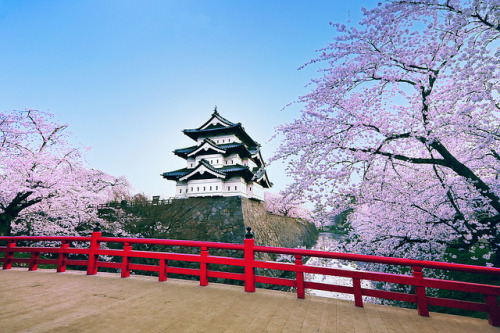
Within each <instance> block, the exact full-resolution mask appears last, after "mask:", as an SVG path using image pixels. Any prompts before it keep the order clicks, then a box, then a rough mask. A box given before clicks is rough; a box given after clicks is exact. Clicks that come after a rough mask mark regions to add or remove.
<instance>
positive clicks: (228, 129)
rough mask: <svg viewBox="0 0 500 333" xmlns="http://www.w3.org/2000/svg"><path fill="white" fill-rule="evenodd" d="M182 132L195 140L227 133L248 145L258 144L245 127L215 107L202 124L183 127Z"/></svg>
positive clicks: (256, 145)
mask: <svg viewBox="0 0 500 333" xmlns="http://www.w3.org/2000/svg"><path fill="white" fill-rule="evenodd" d="M182 132H183V133H184V134H185V135H187V136H188V137H190V138H191V139H193V140H195V141H197V140H198V138H200V137H204V138H206V137H210V136H215V135H228V134H229V135H236V136H237V137H238V138H239V139H240V140H241V141H242V142H243V143H244V144H246V145H247V146H248V147H259V146H260V145H259V144H258V143H257V142H256V141H254V140H253V139H252V138H251V137H250V136H249V135H248V134H247V132H245V129H244V128H243V126H242V125H241V123H233V122H231V121H229V120H227V119H226V118H224V117H222V116H221V115H220V114H219V113H218V112H217V107H216V108H215V110H214V112H213V113H212V116H211V117H210V119H208V120H207V121H206V122H205V123H204V124H203V125H201V126H200V127H198V128H194V129H185V130H183V131H182Z"/></svg>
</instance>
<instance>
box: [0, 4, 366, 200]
mask: <svg viewBox="0 0 500 333" xmlns="http://www.w3.org/2000/svg"><path fill="white" fill-rule="evenodd" d="M375 3H376V1H366V0H365V1H357V0H351V1H340V0H339V1H333V0H332V1H313V0H310V1H270V0H268V1H237V0H233V1H151V0H142V1H139V0H137V1H127V0H120V1H106V0H98V1H92V0H86V1H76V0H74V1H22V0H19V1H15V0H11V1H7V0H0V78H1V80H0V110H1V111H10V110H14V109H17V110H24V109H39V110H48V111H50V112H51V113H53V114H54V115H55V117H56V119H58V120H59V121H60V122H62V123H68V124H69V125H70V127H69V128H70V130H71V132H72V133H73V134H74V136H75V138H76V142H79V143H81V144H83V145H84V146H87V147H91V148H92V149H91V150H90V151H89V152H88V154H87V161H88V162H89V164H90V166H92V167H93V168H96V169H101V170H103V171H105V172H107V173H109V174H112V175H114V176H125V177H127V179H128V180H129V182H130V183H131V185H132V186H133V191H134V193H137V192H143V193H145V194H146V195H148V196H151V195H161V196H162V197H168V196H172V195H174V188H175V184H174V182H172V181H167V180H164V179H163V178H161V177H160V174H161V173H162V172H165V171H172V170H175V169H179V168H183V167H185V161H184V160H183V159H181V158H179V157H177V156H175V155H174V154H173V153H172V151H173V150H174V149H176V148H183V147H188V146H191V145H193V141H192V140H190V139H189V138H188V137H186V136H185V135H184V134H182V132H181V131H182V130H183V129H186V128H196V127H198V126H200V125H201V124H203V123H204V122H205V121H206V120H207V119H208V118H209V117H210V115H211V113H212V111H213V108H214V106H215V105H217V108H218V111H219V113H220V114H221V115H222V116H223V117H225V118H227V119H229V120H230V121H232V122H241V123H242V124H243V126H244V127H245V129H246V130H247V132H248V133H249V134H250V136H252V138H254V139H255V140H256V141H257V142H259V143H261V144H262V146H263V147H262V152H263V156H264V159H269V157H270V156H271V155H272V154H273V152H274V151H275V149H276V147H277V145H278V142H277V141H276V140H275V141H272V142H268V141H269V139H270V138H271V137H272V136H273V134H274V129H275V127H276V126H278V125H280V124H282V123H285V122H290V121H292V120H293V119H294V118H295V117H297V115H298V107H292V108H288V109H285V110H284V111H281V110H282V109H283V107H285V106H286V105H287V104H289V103H291V102H293V101H295V100H296V99H297V98H298V97H299V96H300V95H303V94H305V93H307V92H308V91H310V90H311V89H312V86H309V87H307V84H308V83H309V82H310V80H311V79H312V78H315V77H318V76H319V75H320V74H319V73H317V70H318V68H319V67H317V66H309V67H306V69H304V70H300V71H299V70H297V68H298V67H300V66H301V65H303V64H304V63H306V62H308V61H309V60H310V59H312V58H315V57H316V50H317V49H320V48H322V47H324V46H326V45H327V44H328V42H329V41H330V40H331V38H332V36H333V35H334V29H333V28H332V27H331V26H330V25H329V22H331V21H333V22H343V23H346V22H347V21H348V20H352V22H357V21H358V19H359V17H360V13H361V6H363V5H364V6H367V7H371V6H373V5H374V4H375ZM283 173H284V172H283V166H282V165H280V164H279V163H274V164H272V165H271V166H270V167H269V168H268V175H269V178H270V180H271V181H272V182H273V183H274V184H275V186H274V187H273V191H275V192H278V191H279V190H282V189H284V188H285V187H286V185H287V183H288V182H289V180H288V179H287V178H286V177H285V176H284V175H283Z"/></svg>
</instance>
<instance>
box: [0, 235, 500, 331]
mask: <svg viewBox="0 0 500 333" xmlns="http://www.w3.org/2000/svg"><path fill="white" fill-rule="evenodd" d="M247 229H248V232H247V234H246V236H245V241H244V244H232V243H216V242H201V241H187V240H172V239H145V238H118V237H103V236H102V234H101V232H98V231H96V232H93V233H92V236H91V237H59V236H53V237H37V236H35V237H33V236H31V237H30V236H18V237H4V236H2V237H0V242H5V243H6V246H0V253H2V252H3V253H5V255H4V257H2V258H0V262H3V269H10V268H11V267H12V264H13V263H24V264H27V265H28V267H29V268H28V269H29V270H30V271H34V270H36V269H37V267H38V265H39V264H53V265H57V272H64V271H65V270H66V267H67V266H68V265H70V266H71V265H76V266H86V267H87V274H88V275H94V274H96V273H97V270H98V268H99V267H108V268H115V269H120V270H121V277H122V278H126V277H128V276H130V271H131V270H134V271H151V272H158V275H159V281H166V280H167V276H168V274H184V275H193V276H199V280H200V285H201V286H206V285H208V278H223V279H232V280H240V281H244V285H245V291H247V292H254V291H255V284H256V283H266V284H271V285H280V286H290V287H295V288H296V289H297V297H298V298H304V297H305V289H318V290H325V291H333V292H340V293H347V294H353V295H354V304H355V305H356V306H358V307H362V306H363V299H362V296H370V297H376V298H382V299H390V300H397V301H405V302H410V303H416V305H417V309H418V314H419V315H421V316H429V309H428V307H429V305H435V306H443V307H451V308H459V309H466V310H473V311H482V312H486V313H487V314H488V321H489V323H490V325H493V326H500V307H499V305H498V297H499V296H500V286H495V285H487V284H478V283H470V282H463V281H452V280H444V279H435V278H427V277H425V276H424V275H423V273H422V269H423V268H425V269H437V270H447V271H460V272H470V273H478V274H492V275H494V276H499V277H500V268H493V267H481V266H472V265H461V264H452V263H444V262H435V261H423V260H411V259H398V258H388V257H381V256H370V255H359V254H348V253H337V252H325V251H315V250H305V249H290V248H280V247H268V246H256V245H255V243H254V239H253V235H252V234H251V232H250V228H247ZM20 242H23V243H29V242H56V243H60V246H59V247H37V246H35V247H33V246H32V247H26V246H23V247H19V246H16V243H20ZM77 243H89V246H88V247H71V246H70V245H74V244H77ZM103 243H108V244H112V243H113V244H115V245H116V244H122V246H123V247H122V248H121V249H103V248H101V244H103ZM134 244H147V245H164V246H176V247H186V248H199V249H200V250H199V254H191V253H173V252H153V251H139V250H134V249H133V245H134ZM80 246H83V244H80ZM210 249H223V250H233V251H242V252H243V258H236V257H221V256H213V255H210V254H209V250H210ZM256 252H261V253H274V254H285V255H292V256H294V257H295V263H283V262H276V261H261V260H257V259H256V257H255V253H256ZM14 253H31V256H30V258H15V257H14ZM41 253H44V254H45V253H47V254H49V253H53V254H58V258H57V259H43V258H40V254H41ZM70 254H77V255H86V256H88V257H87V259H86V260H78V259H71V258H69V257H68V256H69V255H70ZM100 256H112V257H121V262H109V261H102V260H99V257H100ZM303 257H319V258H329V259H339V260H349V261H355V262H369V263H379V264H386V265H398V266H407V267H411V270H412V275H411V276H410V275H403V274H389V273H380V272H372V271H352V270H343V269H334V268H325V267H317V266H309V265H305V264H304V263H303ZM131 258H150V259H157V260H158V264H157V265H145V264H134V263H132V262H131ZM169 261H181V262H194V263H199V268H196V269H193V268H184V267H176V266H170V265H169ZM208 264H215V265H230V266H240V267H243V268H244V273H233V272H223V271H217V270H211V269H208V266H207V265H208ZM212 267H214V266H213V265H212ZM255 268H260V269H263V270H279V271H289V272H295V279H285V278H276V277H270V276H262V275H256V274H255ZM304 273H312V274H322V275H331V276H340V277H346V278H351V279H352V282H353V283H352V287H349V286H340V285H333V284H325V283H317V282H309V281H305V280H304ZM361 280H369V281H379V282H388V283H396V284H402V285H410V286H414V289H415V293H414V294H407V293H400V292H392V291H385V290H376V289H368V288H362V287H361ZM426 288H436V289H446V290H455V291H463V292H469V293H477V294H482V295H484V303H479V302H471V301H464V300H455V299H446V298H438V297H430V296H427V294H426Z"/></svg>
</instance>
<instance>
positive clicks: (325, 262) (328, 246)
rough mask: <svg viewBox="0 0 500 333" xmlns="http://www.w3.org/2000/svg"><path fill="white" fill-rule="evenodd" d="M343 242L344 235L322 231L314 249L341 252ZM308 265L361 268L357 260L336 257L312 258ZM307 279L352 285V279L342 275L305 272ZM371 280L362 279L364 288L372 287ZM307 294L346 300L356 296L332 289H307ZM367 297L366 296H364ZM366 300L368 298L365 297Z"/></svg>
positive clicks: (347, 268)
mask: <svg viewBox="0 0 500 333" xmlns="http://www.w3.org/2000/svg"><path fill="white" fill-rule="evenodd" d="M341 242H342V236H340V235H336V234H332V233H329V232H322V233H320V234H319V237H318V240H317V242H316V245H314V247H313V248H312V250H318V251H330V252H340V248H341V246H340V245H341ZM307 265H310V266H320V267H328V268H337V269H345V270H351V271H352V270H359V269H358V267H357V265H356V263H355V262H349V261H347V260H336V259H323V258H314V257H313V258H310V259H309V260H308V261H307ZM304 278H305V280H306V281H311V282H319V283H325V284H334V285H339V286H350V287H352V279H351V278H346V277H340V276H331V275H320V274H305V277H304ZM371 286H372V285H371V283H370V281H363V280H362V281H361V287H362V288H371ZM306 292H307V294H309V295H315V296H321V297H328V298H337V299H345V300H353V301H354V296H353V295H351V294H343V293H336V292H330V291H323V290H313V289H306ZM363 298H365V297H363ZM365 300H366V299H365Z"/></svg>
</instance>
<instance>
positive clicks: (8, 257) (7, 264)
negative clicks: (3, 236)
mask: <svg viewBox="0 0 500 333" xmlns="http://www.w3.org/2000/svg"><path fill="white" fill-rule="evenodd" d="M15 247H16V241H12V240H10V241H7V249H6V251H5V261H4V262H3V269H11V268H12V261H13V260H14V251H13V249H14V248H15Z"/></svg>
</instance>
